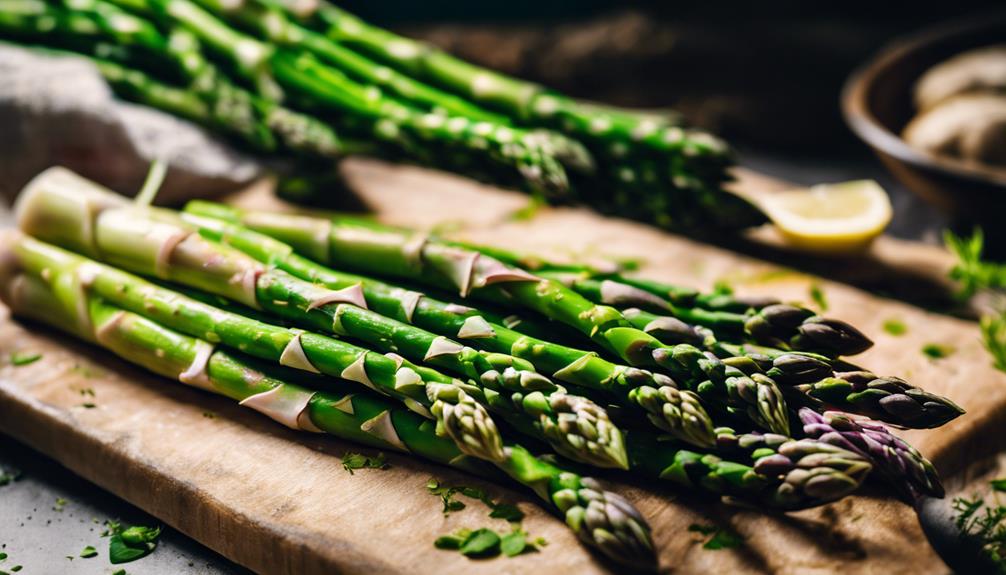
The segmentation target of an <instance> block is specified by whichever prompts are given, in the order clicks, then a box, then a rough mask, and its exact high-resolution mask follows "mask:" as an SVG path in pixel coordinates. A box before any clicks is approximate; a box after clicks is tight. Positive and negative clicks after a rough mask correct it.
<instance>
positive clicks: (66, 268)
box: [0, 236, 869, 509]
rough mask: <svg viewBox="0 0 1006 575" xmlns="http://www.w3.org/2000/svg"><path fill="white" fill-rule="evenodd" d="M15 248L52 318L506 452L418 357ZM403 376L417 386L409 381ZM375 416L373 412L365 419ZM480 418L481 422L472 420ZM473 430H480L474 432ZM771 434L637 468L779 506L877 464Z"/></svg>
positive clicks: (674, 449) (643, 443) (632, 442)
mask: <svg viewBox="0 0 1006 575" xmlns="http://www.w3.org/2000/svg"><path fill="white" fill-rule="evenodd" d="M8 246H9V247H8V249H9V250H10V251H9V253H8V254H7V255H6V256H5V257H4V261H5V262H7V263H8V265H10V264H16V265H17V267H18V268H19V269H20V270H21V276H22V280H19V281H28V280H30V281H29V282H28V283H32V282H39V281H44V282H45V283H47V284H48V285H51V286H53V289H56V290H57V291H58V292H59V294H60V295H61V297H62V304H61V305H57V306H52V305H49V306H28V309H30V310H34V312H35V313H37V314H39V315H41V316H42V317H43V319H45V320H46V321H50V322H55V323H57V324H60V325H64V326H69V325H75V324H79V325H86V324H87V321H86V320H87V315H86V310H85V309H84V308H81V307H79V306H77V305H76V304H75V303H74V302H80V301H83V300H84V299H86V298H92V299H94V298H97V299H99V300H101V301H107V302H109V303H110V304H111V305H115V307H117V308H120V309H122V310H124V312H128V313H136V314H137V315H142V316H143V318H144V321H155V322H157V323H158V324H160V325H164V326H165V327H166V328H174V329H178V330H179V331H181V332H183V333H186V334H188V335H196V334H198V335H200V336H201V339H205V340H208V341H212V342H216V343H217V344H220V345H224V346H227V347H231V348H235V349H241V350H244V351H245V352H248V353H250V354H252V355H254V356H257V357H260V358H262V359H266V360H269V361H272V362H274V363H279V364H282V365H285V366H289V367H291V368H296V369H300V370H303V371H308V372H320V373H323V374H331V375H338V374H342V375H343V376H344V377H346V378H350V379H351V380H353V381H358V382H359V381H361V380H362V382H363V383H364V384H365V385H367V386H369V387H371V388H372V389H374V390H377V391H380V392H382V393H384V394H387V395H389V396H391V397H395V398H398V399H400V400H402V401H403V403H404V404H405V405H406V406H407V407H409V408H410V409H411V410H412V411H413V412H415V413H417V414H419V415H422V416H424V417H428V418H435V419H436V420H437V421H440V422H441V426H440V427H441V434H444V433H447V434H448V435H450V436H451V437H453V438H455V440H457V441H462V442H463V445H462V446H461V449H462V450H463V451H464V452H465V453H468V454H470V455H474V456H477V457H483V458H486V457H487V456H491V457H496V458H499V457H501V455H500V454H501V453H502V454H503V455H502V456H506V454H507V453H508V451H507V449H504V450H503V451H502V452H500V451H498V450H496V449H494V448H491V445H492V442H491V441H490V442H489V443H486V437H487V436H486V429H489V428H490V427H491V421H492V420H491V419H490V418H489V416H488V415H487V414H484V413H483V412H481V411H480V408H481V406H480V405H479V404H478V403H473V402H471V399H472V398H474V397H477V396H478V395H479V390H478V388H474V389H473V390H472V391H473V393H472V396H471V397H469V396H467V395H465V391H464V390H465V389H470V388H469V386H465V385H464V384H460V383H458V382H456V381H453V380H450V379H449V378H444V377H443V376H440V375H439V374H437V373H436V372H435V371H433V370H429V369H425V368H421V367H416V366H413V365H410V364H408V363H407V362H404V361H402V360H401V359H400V358H397V357H394V356H393V355H392V354H389V355H388V356H382V355H380V354H376V353H373V352H367V351H365V350H361V349H359V348H355V347H354V346H351V345H349V344H346V343H343V342H341V341H339V340H334V339H331V338H326V337H324V336H319V335H316V334H312V333H308V332H301V331H298V330H287V329H284V328H278V327H275V326H271V325H269V324H263V323H261V322H257V321H255V320H251V319H248V318H245V317H242V316H240V315H236V314H233V313H228V312H226V311H224V310H221V309H216V308H213V307H211V306H208V305H205V304H201V303H200V302H197V301H193V300H190V299H188V298H186V297H185V296H182V295H181V294H178V293H174V292H172V291H170V290H167V289H165V288H161V287H158V286H155V285H153V284H150V283H148V282H144V281H143V280H141V279H139V278H136V277H135V276H131V275H129V274H127V273H125V272H122V271H119V270H116V269H114V268H109V267H107V266H104V265H102V264H98V263H96V262H93V261H88V260H85V259H84V258H81V257H80V256H76V255H74V254H71V253H69V252H66V251H63V250H60V249H59V248H56V247H54V246H49V245H46V244H43V243H41V242H38V241H37V240H34V239H32V238H28V237H23V236H22V237H16V238H12V241H11V242H9V244H8ZM2 283H3V282H0V284H2ZM12 285H13V284H12ZM104 296H107V298H106V297H104ZM13 299H15V300H17V299H18V298H13ZM59 310H64V313H63V314H62V315H63V316H66V317H69V318H70V319H69V320H66V319H63V320H58V318H59V317H60V315H59V314H58V312H59ZM81 318H83V319H81ZM57 320H58V321H57ZM277 358H278V359H277ZM403 382H409V383H410V385H408V386H403V385H402V384H403ZM421 383H422V385H421ZM311 385H314V386H320V387H321V388H322V391H323V392H326V391H328V390H329V389H330V388H331V382H330V381H328V380H318V381H312V382H311ZM420 389H425V390H426V397H424V396H423V394H421V393H418V394H417V392H418V391H419V390H420ZM364 393H366V392H364ZM434 397H435V399H433V398H434ZM426 399H430V400H432V401H433V403H432V406H431V409H426V408H425V407H424V405H430V403H429V402H427V401H426ZM337 407H345V404H338V405H337ZM479 414H481V415H479ZM288 420H289V418H288ZM371 420H373V418H372V417H368V418H367V421H371ZM472 420H475V421H476V422H478V421H481V422H482V423H480V424H478V425H473V424H471V423H468V422H470V421H472ZM378 423H381V425H380V426H379V425H377V424H378ZM291 425H293V424H291ZM364 431H368V432H371V433H375V434H380V433H384V437H385V439H386V442H389V443H391V444H392V445H393V446H396V445H397V446H398V447H399V448H401V443H403V442H404V443H406V445H408V442H405V441H404V440H401V439H399V440H396V439H395V436H394V435H391V434H389V433H388V429H387V425H386V424H385V423H384V422H382V421H377V420H374V421H371V424H370V426H369V427H366V428H364ZM466 434H475V437H474V438H466ZM773 437H774V436H772V437H770V436H761V435H751V434H745V435H736V434H735V433H733V431H732V430H729V429H718V430H717V436H716V443H717V449H718V450H719V451H722V452H723V453H722V454H721V455H712V454H701V453H695V452H692V451H687V450H684V449H681V448H680V447H679V446H677V445H674V444H673V443H670V442H666V441H661V440H660V439H658V438H656V437H654V436H653V435H652V434H648V433H645V432H639V431H633V432H631V433H630V435H629V436H628V443H627V447H628V453H629V455H630V457H631V462H632V467H633V469H636V470H637V471H638V472H640V473H643V474H645V475H648V476H651V477H655V478H660V479H663V480H667V481H672V482H674V483H677V484H679V485H682V486H683V487H686V488H691V489H700V490H704V491H707V492H712V493H716V494H721V495H725V496H730V497H740V498H744V499H746V500H748V501H751V502H758V503H762V504H766V505H771V506H772V507H774V508H780V509H801V508H805V507H810V506H815V505H819V504H821V503H825V502H828V501H832V500H834V499H837V498H839V497H842V496H844V495H846V494H848V493H850V492H851V491H853V490H854V489H855V488H856V487H858V485H859V484H860V483H861V482H862V480H863V479H864V478H865V476H866V473H867V472H868V471H869V465H864V461H863V460H862V458H857V457H856V456H854V455H852V454H850V453H845V452H844V451H843V450H842V449H835V448H833V447H831V446H829V445H827V444H825V443H822V442H814V441H812V440H800V441H791V440H786V439H785V438H782V439H779V438H774V439H773ZM487 445H489V446H490V447H487ZM724 456H729V457H736V458H739V460H741V461H745V460H746V461H747V462H748V463H747V464H745V463H738V462H735V461H731V460H730V459H729V458H726V459H725V458H724ZM497 465H500V463H499V462H498V461H497Z"/></svg>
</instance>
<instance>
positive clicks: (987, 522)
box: [953, 497, 1006, 570]
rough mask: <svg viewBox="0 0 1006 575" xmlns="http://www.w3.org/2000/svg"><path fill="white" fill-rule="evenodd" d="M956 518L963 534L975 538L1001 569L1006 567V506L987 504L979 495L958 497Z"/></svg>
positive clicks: (955, 501) (955, 503)
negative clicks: (966, 497)
mask: <svg viewBox="0 0 1006 575" xmlns="http://www.w3.org/2000/svg"><path fill="white" fill-rule="evenodd" d="M953 507H954V511H956V512H957V515H956V516H955V518H954V520H955V523H956V525H957V529H958V530H959V531H960V532H961V535H962V536H968V537H970V538H974V540H975V541H976V542H978V543H979V544H981V547H982V550H983V551H984V552H985V554H986V555H987V556H988V558H989V559H990V560H991V561H992V562H993V563H994V564H995V565H996V566H997V567H999V569H1000V570H1003V569H1006V507H1003V506H1001V505H995V506H986V505H985V502H984V501H982V500H981V498H979V497H975V498H973V499H965V498H960V497H959V498H957V499H954V503H953Z"/></svg>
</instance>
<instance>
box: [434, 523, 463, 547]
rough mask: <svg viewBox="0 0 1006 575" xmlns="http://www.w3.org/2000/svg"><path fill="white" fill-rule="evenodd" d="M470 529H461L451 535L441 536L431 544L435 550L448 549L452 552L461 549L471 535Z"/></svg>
mask: <svg viewBox="0 0 1006 575" xmlns="http://www.w3.org/2000/svg"><path fill="white" fill-rule="evenodd" d="M471 533H472V530H471V529H465V528H461V529H458V530H457V531H455V532H454V533H451V534H449V535H441V536H440V537H437V540H436V541H434V542H433V546H434V547H436V548H437V549H448V550H452V551H457V550H458V549H461V545H462V544H464V542H465V540H466V539H468V536H469V535H471Z"/></svg>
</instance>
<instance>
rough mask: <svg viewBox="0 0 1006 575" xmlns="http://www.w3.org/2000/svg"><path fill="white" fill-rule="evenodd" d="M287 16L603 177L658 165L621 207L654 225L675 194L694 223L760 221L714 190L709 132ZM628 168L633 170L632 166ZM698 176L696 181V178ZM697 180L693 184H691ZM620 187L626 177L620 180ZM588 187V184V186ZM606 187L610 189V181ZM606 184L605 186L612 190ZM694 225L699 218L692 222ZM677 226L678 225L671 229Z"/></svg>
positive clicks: (597, 193)
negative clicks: (650, 185) (696, 214)
mask: <svg viewBox="0 0 1006 575" xmlns="http://www.w3.org/2000/svg"><path fill="white" fill-rule="evenodd" d="M276 4H279V5H282V6H284V7H285V8H286V9H287V10H288V11H289V12H290V13H291V14H292V15H295V16H298V17H300V18H301V19H302V20H303V21H305V22H306V23H307V24H308V25H309V26H311V27H313V28H315V29H316V30H319V31H321V32H323V33H324V34H325V35H326V36H328V38H329V39H330V40H332V41H333V42H334V43H336V44H341V45H344V46H347V47H349V48H351V49H353V50H355V51H358V52H361V53H363V54H365V55H367V56H370V57H371V58H373V59H376V60H378V61H380V62H382V63H384V64H387V65H389V66H391V67H394V68H397V69H399V70H401V71H403V72H405V73H406V74H408V75H410V76H412V77H414V78H417V79H420V80H422V81H424V82H427V83H430V84H433V85H436V86H439V87H442V88H444V89H447V90H451V91H453V92H455V93H457V94H460V95H462V96H464V97H466V98H468V99H469V100H472V101H474V102H476V103H477V104H479V105H480V106H483V107H486V108H489V109H493V110H497V111H499V112H502V113H504V114H506V115H508V116H509V117H510V118H512V119H513V120H514V121H515V122H518V123H521V124H526V125H533V126H540V127H547V128H550V129H555V130H557V131H561V132H563V133H565V134H566V135H568V136H570V137H571V138H574V139H576V140H578V141H581V142H583V143H584V144H586V145H587V146H588V148H590V150H591V152H592V153H593V154H594V155H595V156H596V157H597V158H598V159H599V160H603V161H604V163H605V164H607V165H609V166H610V167H608V168H606V170H605V171H606V172H608V173H610V174H612V175H615V176H616V177H618V174H619V169H618V166H619V164H622V163H624V162H626V161H629V162H640V163H647V162H651V161H656V162H657V163H658V164H662V165H663V167H658V168H657V173H658V175H659V177H660V179H661V182H662V183H663V184H664V185H663V186H659V187H657V188H655V189H653V190H651V191H647V190H645V189H642V188H638V187H636V191H637V192H638V193H637V194H635V195H636V196H637V199H638V201H636V202H634V203H627V204H625V207H627V208H628V210H627V212H625V211H621V212H620V213H623V214H624V213H629V214H630V215H633V216H635V217H641V218H643V219H646V220H651V221H654V223H658V224H670V225H675V222H676V221H677V220H680V219H681V218H680V216H681V215H682V214H683V212H685V211H687V210H686V209H683V208H684V207H685V206H684V205H683V204H675V205H669V204H663V203H662V202H660V199H661V198H662V197H664V196H665V195H667V193H668V192H669V191H671V190H675V189H676V188H680V189H681V191H682V192H683V194H685V196H686V197H688V198H689V199H694V206H693V207H698V208H699V209H700V210H701V213H702V215H703V216H704V220H702V223H701V224H700V225H702V226H704V227H705V228H706V229H708V228H710V227H717V226H719V227H727V228H731V227H733V228H737V227H746V226H750V225H755V224H757V223H760V222H763V221H764V216H762V215H761V214H760V213H759V212H758V210H757V209H756V208H754V207H753V206H752V205H750V204H749V203H748V202H746V201H744V200H742V199H741V198H739V197H737V196H735V195H733V194H730V193H727V192H724V191H723V190H722V189H721V188H720V184H722V183H723V182H724V181H726V180H727V179H729V177H728V176H727V174H726V171H725V170H726V167H728V166H729V165H730V164H731V162H732V160H731V154H730V152H729V150H728V149H727V147H726V146H725V145H724V144H723V143H722V142H721V141H719V140H718V139H716V138H714V137H712V136H710V135H709V134H706V133H702V132H698V131H694V130H686V129H683V128H681V127H680V126H677V125H671V124H669V123H668V122H667V121H666V120H658V119H655V118H654V117H653V116H652V115H651V114H642V115H638V114H633V113H630V112H627V111H621V112H615V111H612V110H611V109H610V108H604V107H600V106H597V105H592V104H584V103H581V102H578V101H576V100H573V99H570V98H568V97H565V96H563V95H561V94H559V93H557V92H554V91H551V90H547V89H545V88H543V87H542V86H539V85H536V84H532V83H529V82H524V81H521V80H517V79H514V78H509V77H506V76H504V75H502V74H498V73H496V72H493V71H490V70H486V69H483V68H480V67H477V66H473V65H471V64H469V63H467V62H464V61H462V60H459V59H457V58H454V57H453V56H450V55H448V54H446V53H445V52H443V51H440V50H437V49H436V48H433V47H432V46H429V45H426V44H423V43H421V42H416V41H413V40H410V39H407V38H403V37H400V36H397V35H395V34H392V33H390V32H388V31H385V30H382V29H379V28H376V27H374V26H372V25H370V24H368V23H366V22H364V21H362V20H360V19H359V18H356V17H355V16H353V15H351V14H349V13H347V12H345V11H344V10H341V9H339V8H336V7H335V6H332V5H331V4H328V3H321V4H318V5H317V7H316V8H315V9H313V10H309V11H307V13H305V12H304V11H299V10H297V9H296V8H295V7H293V6H291V4H293V3H292V2H290V1H287V0H279V1H278V2H276ZM630 169H631V168H630ZM697 175H701V177H697ZM696 180H697V181H696ZM622 181H623V182H624V179H623V180H622ZM586 183H587V186H586V187H593V188H596V186H590V182H589V181H588V182H586ZM610 183H615V182H614V181H611V182H610ZM610 183H609V185H610ZM607 193H608V191H607V190H597V189H594V190H593V194H592V195H593V196H594V198H592V199H594V200H599V201H600V202H601V203H602V205H603V204H610V202H608V201H607V200H606V198H605V196H606V195H607ZM641 203H642V204H646V203H653V204H657V205H654V206H653V207H658V205H659V207H660V211H658V212H652V211H640V210H637V209H636V208H637V206H638V205H640V204H641ZM695 221H696V222H698V219H696V220H695ZM677 225H678V227H681V224H677Z"/></svg>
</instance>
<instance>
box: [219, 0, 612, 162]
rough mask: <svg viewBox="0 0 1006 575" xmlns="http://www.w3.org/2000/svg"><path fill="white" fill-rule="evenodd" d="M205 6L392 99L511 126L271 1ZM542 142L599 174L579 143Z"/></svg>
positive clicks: (552, 137) (547, 137) (545, 138)
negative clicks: (328, 35) (371, 56)
mask: <svg viewBox="0 0 1006 575" xmlns="http://www.w3.org/2000/svg"><path fill="white" fill-rule="evenodd" d="M200 4H201V5H202V6H203V7H205V8H206V9H208V10H210V11H211V12H213V13H214V14H215V15H217V16H218V17H220V18H224V19H227V20H229V21H233V22H237V23H238V24H239V25H240V26H242V27H243V28H244V29H246V30H250V31H251V32H252V33H254V34H256V35H257V36H258V37H259V38H260V39H262V40H265V41H268V42H270V43H272V44H274V45H277V46H284V47H287V48H290V49H298V50H304V51H306V52H309V53H311V54H314V55H315V56H317V57H318V58H319V59H320V60H322V61H323V62H325V63H326V64H328V65H330V66H334V67H336V68H338V69H340V70H341V71H343V72H344V73H346V74H348V75H349V76H350V77H352V78H353V79H355V80H356V81H358V82H361V83H363V84H368V85H373V86H378V87H380V88H381V89H382V90H384V91H385V92H386V93H388V94H389V95H394V96H395V97H397V98H399V99H401V100H403V101H404V102H406V103H408V104H410V105H412V106H414V107H417V108H420V109H422V110H424V111H432V112H436V113H439V114H442V115H444V116H449V117H459V118H467V119H469V120H471V121H473V122H488V123H491V124H496V125H500V126H509V125H511V122H510V119H509V118H507V117H506V116H503V115H500V114H497V113H494V112H490V111H488V110H485V109H483V108H481V107H479V106H477V105H476V104H474V103H472V102H470V101H468V100H465V99H463V98H460V97H458V96H456V95H454V94H451V93H449V92H445V91H443V90H439V89H437V88H434V87H432V86H429V85H426V84H423V83H422V82H419V81H417V80H415V79H414V78H412V77H410V76H408V75H406V74H402V73H401V72H399V71H398V70H396V69H394V68H390V67H388V66H384V65H381V64H378V63H377V62H374V61H373V60H370V59H369V58H367V57H366V56H363V55H361V54H359V53H357V52H354V51H353V50H350V49H348V48H346V47H345V46H342V45H340V44H337V43H334V42H331V41H329V40H328V39H327V38H326V37H325V36H324V35H322V34H319V33H317V32H315V31H313V30H310V29H308V28H305V27H303V26H300V25H299V24H297V23H296V22H295V21H293V20H292V19H290V18H288V17H287V16H286V14H285V12H284V11H283V10H281V9H279V8H278V7H277V6H276V5H274V4H272V3H271V2H268V1H264V2H256V1H251V2H246V3H240V4H238V5H236V6H234V5H230V4H228V3H224V2H220V1H219V0H200ZM528 138H529V139H530V140H537V141H538V142H539V143H540V145H541V146H542V147H543V148H544V149H545V150H547V152H548V153H550V154H551V155H553V156H555V157H556V158H557V159H558V160H559V161H560V163H562V165H563V166H564V167H565V168H567V169H568V170H573V171H576V172H579V173H582V174H590V173H591V172H593V159H592V158H591V156H590V152H588V151H587V149H586V148H584V147H583V145H582V144H580V143H579V142H577V141H576V140H573V139H570V138H567V137H565V136H563V135H561V134H559V133H557V132H552V131H544V130H543V131H536V132H534V133H532V134H529V135H528Z"/></svg>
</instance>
